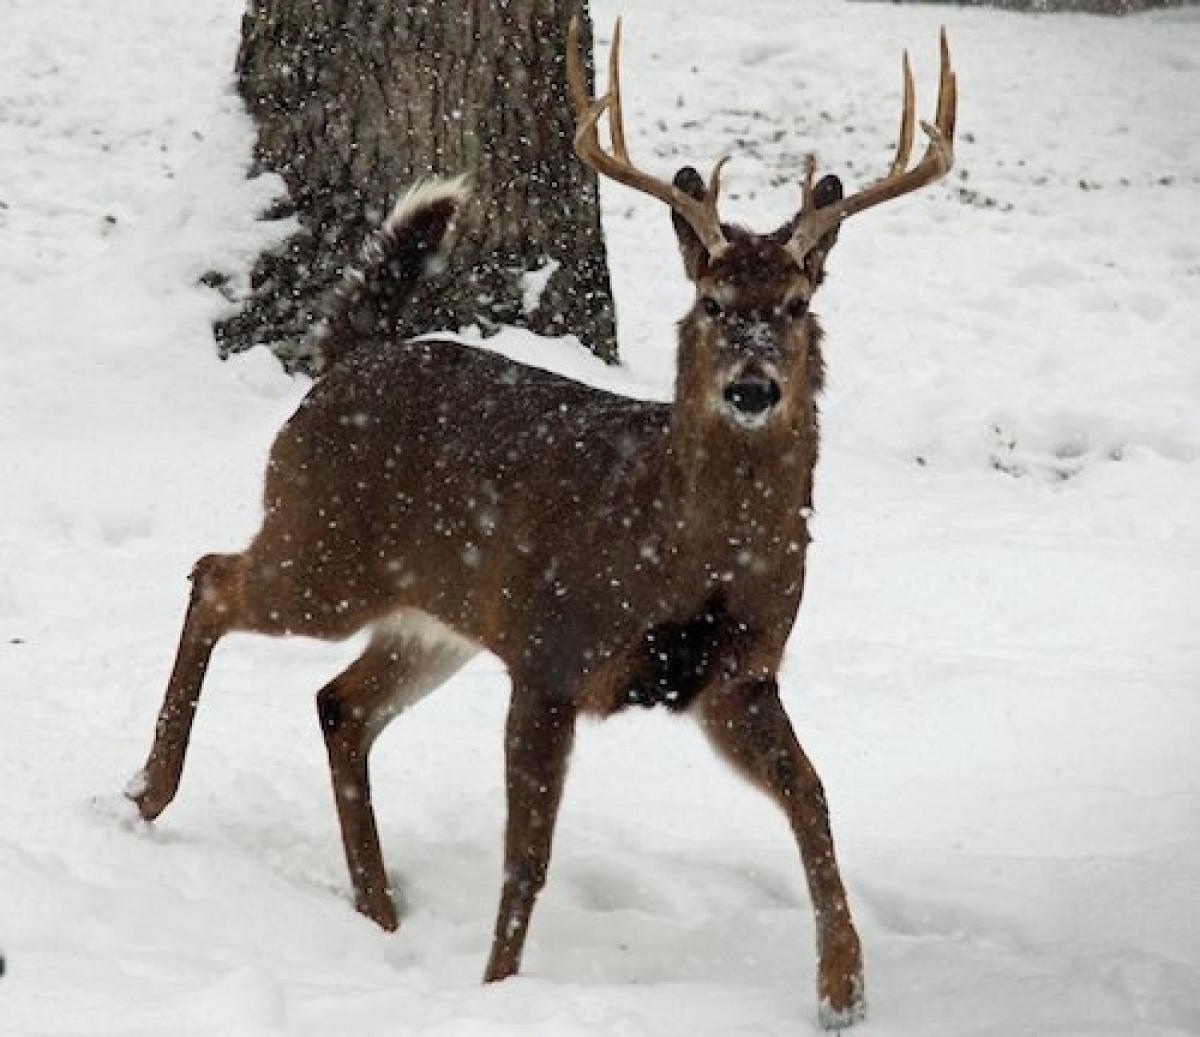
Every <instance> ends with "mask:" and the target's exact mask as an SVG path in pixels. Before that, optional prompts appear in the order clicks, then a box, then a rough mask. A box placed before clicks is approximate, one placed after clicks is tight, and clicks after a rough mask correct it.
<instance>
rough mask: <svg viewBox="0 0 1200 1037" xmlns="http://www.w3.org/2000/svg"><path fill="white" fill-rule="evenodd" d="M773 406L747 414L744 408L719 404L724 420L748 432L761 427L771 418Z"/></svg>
mask: <svg viewBox="0 0 1200 1037" xmlns="http://www.w3.org/2000/svg"><path fill="white" fill-rule="evenodd" d="M773 410H774V408H773V407H768V408H767V409H766V410H761V411H759V412H758V413H757V414H749V413H747V412H746V411H744V410H738V409H737V408H736V407H731V406H729V404H727V403H723V404H722V406H721V412H722V413H723V414H724V415H725V418H726V420H728V421H729V422H730V424H733V425H736V426H737V427H738V428H743V429H746V431H748V432H754V431H757V430H758V429H760V428H763V427H764V426H765V425H766V424H767V422H768V421H770V420H771V413H772V411H773Z"/></svg>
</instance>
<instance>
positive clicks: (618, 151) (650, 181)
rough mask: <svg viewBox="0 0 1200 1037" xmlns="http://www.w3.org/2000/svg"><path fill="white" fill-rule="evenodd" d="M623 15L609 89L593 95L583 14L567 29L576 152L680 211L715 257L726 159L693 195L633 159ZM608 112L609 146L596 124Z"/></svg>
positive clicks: (722, 242) (721, 241)
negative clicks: (624, 106)
mask: <svg viewBox="0 0 1200 1037" xmlns="http://www.w3.org/2000/svg"><path fill="white" fill-rule="evenodd" d="M620 61H621V19H620V18H618V19H617V22H616V25H615V26H614V27H613V39H612V47H611V49H610V50H609V54H608V93H606V94H605V95H604V96H603V97H598V98H594V99H593V98H592V97H590V96H589V95H588V91H587V86H586V85H585V80H584V75H583V66H582V64H581V63H580V60H579V19H578V18H577V17H572V18H571V25H570V28H569V29H568V30H567V84H568V86H569V87H570V91H571V104H572V106H573V107H574V109H575V154H577V155H578V156H579V158H580V160H581V161H582V162H584V164H586V165H588V166H590V167H591V168H592V169H594V170H595V171H596V172H597V173H599V174H601V175H602V176H606V177H608V178H609V179H610V180H616V181H617V182H618V183H621V184H625V185H626V186H627V187H632V188H634V190H637V191H641V192H642V193H643V194H648V195H651V196H653V197H655V198H657V199H658V200H659V201H661V202H666V203H667V205H669V206H670V207H671V208H672V209H673V210H674V211H675V212H677V213H679V215H680V216H682V217H683V218H684V219H685V220H686V221H687V223H688V226H690V227H691V228H692V230H694V231H695V232H696V236H697V237H698V238H699V239H700V241H701V243H702V244H703V245H704V247H705V249H707V250H708V254H709V255H710V256H711V257H712V258H714V259H715V258H716V257H717V256H719V255H720V254H721V253H722V252H724V251H725V250H726V249H727V248H729V242H728V241H727V240H726V238H725V232H724V231H722V230H721V220H720V217H719V216H718V215H717V195H718V193H719V192H720V189H721V168H722V167H723V166H724V165H725V163H726V162H727V161H728V156H726V157H725V158H722V159H721V160H720V161H718V162H717V164H716V165H715V166H713V171H712V173H711V174H710V175H709V178H708V188H707V189H706V190H705V192H704V195H703V197H701V198H693V197H692V196H691V195H690V194H688V193H687V192H685V191H682V190H680V189H679V188H678V187H676V186H675V185H674V184H671V183H668V182H667V181H666V180H659V179H658V178H657V177H654V176H651V175H650V174H649V173H646V172H643V171H642V170H640V169H638V168H637V167H636V166H634V164H633V163H632V162H631V161H630V159H629V152H628V151H626V149H625V124H624V120H623V119H622V117H621V71H620ZM605 112H608V131H609V136H610V138H611V141H612V144H611V151H605V150H604V148H603V146H602V145H601V144H600V133H599V129H598V125H597V124H598V123H599V121H600V116H601V115H603V114H604V113H605Z"/></svg>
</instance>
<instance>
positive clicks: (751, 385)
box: [567, 19, 956, 434]
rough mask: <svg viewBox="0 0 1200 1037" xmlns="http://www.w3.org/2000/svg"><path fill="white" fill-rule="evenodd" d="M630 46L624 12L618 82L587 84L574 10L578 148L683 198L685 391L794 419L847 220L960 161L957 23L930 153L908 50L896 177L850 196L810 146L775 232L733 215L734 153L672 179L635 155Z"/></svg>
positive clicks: (617, 175) (710, 409) (750, 420)
mask: <svg viewBox="0 0 1200 1037" xmlns="http://www.w3.org/2000/svg"><path fill="white" fill-rule="evenodd" d="M620 48H621V23H620V20H618V21H617V23H616V26H615V28H614V30H613V40H612V47H611V49H610V51H609V70H608V77H609V88H608V92H607V93H606V94H604V95H603V96H602V97H600V98H596V99H593V98H592V97H591V96H590V95H589V93H588V91H587V89H586V86H585V83H584V75H583V69H582V66H581V64H580V61H579V43H578V25H577V23H576V21H575V20H574V19H573V20H572V22H571V28H570V34H569V39H568V44H567V78H568V83H569V86H570V90H571V98H572V103H573V104H574V107H575V116H576V133H575V150H576V153H577V154H578V155H579V157H580V159H582V160H583V161H584V162H585V163H586V164H587V165H589V166H590V167H591V168H593V169H594V170H595V171H596V172H597V173H599V174H601V175H603V176H607V177H609V178H611V179H613V180H617V181H619V182H620V183H623V184H626V185H627V186H629V187H633V188H635V189H636V190H639V191H642V192H643V193H645V194H649V195H652V196H653V197H655V198H658V199H659V200H660V201H662V202H665V203H666V204H667V205H668V206H670V208H671V212H672V219H673V222H674V224H675V233H676V236H677V238H678V240H679V248H680V252H681V254H682V256H683V264H684V268H685V270H686V271H687V275H688V277H689V278H690V279H691V281H692V283H693V284H694V285H695V289H696V295H695V299H694V301H693V304H692V307H691V309H690V310H689V311H688V312H687V314H686V315H685V316H684V318H683V320H682V321H681V322H680V356H679V377H678V385H677V400H682V399H686V400H687V401H688V402H689V403H690V404H691V405H693V406H696V405H700V406H701V407H702V408H703V409H704V410H705V411H706V412H707V413H708V414H709V415H711V416H713V417H714V418H716V419H717V420H721V421H723V422H725V423H726V424H727V425H729V426H730V427H732V428H735V429H738V430H741V431H742V432H745V433H746V434H754V433H756V432H758V431H759V430H763V429H767V428H769V427H771V426H772V424H776V423H780V422H789V421H791V420H793V419H794V418H795V417H796V415H797V413H798V412H802V411H805V410H807V409H809V407H810V405H811V400H812V398H813V396H814V395H815V394H816V392H817V391H819V389H820V387H821V380H822V370H821V358H820V352H819V350H818V343H819V340H820V329H819V327H818V325H817V322H816V319H815V317H813V315H812V313H811V310H810V307H811V303H812V297H813V293H814V292H815V291H816V290H817V288H818V286H819V285H820V283H821V280H822V278H823V276H824V269H825V260H826V257H827V256H828V255H829V251H830V249H831V248H832V247H833V245H834V243H835V242H836V240H837V234H838V229H839V227H840V226H841V223H842V221H843V220H845V219H846V218H847V217H849V216H851V215H853V214H854V213H857V212H862V211H863V210H864V209H868V208H870V207H871V206H873V205H878V204H879V203H880V202H883V201H887V200H889V199H891V198H898V197H900V196H901V195H904V194H908V193H909V192H910V191H915V190H917V189H918V188H921V187H924V186H925V185H926V184H928V183H931V182H932V181H934V180H937V179H938V178H940V177H942V176H944V175H945V173H946V172H947V171H948V170H949V169H950V166H951V165H952V163H953V152H952V143H953V139H954V117H955V106H956V89H955V81H954V73H953V72H952V71H951V68H950V54H949V50H948V48H947V44H946V35H945V32H944V31H943V33H942V37H941V77H940V82H939V87H938V102H937V115H936V118H935V121H934V123H933V124H930V123H927V122H922V123H921V126H922V128H923V129H924V130H925V132H926V134H927V135H928V137H929V144H928V146H927V148H926V150H925V154H924V156H923V157H922V158H921V160H920V161H919V162H918V163H917V164H916V165H915V166H913V167H912V168H911V169H909V168H908V163H909V156H910V154H911V151H912V143H913V125H914V117H913V110H914V90H913V82H912V72H911V70H910V68H909V63H908V55H907V54H905V56H904V62H903V72H904V108H903V113H902V116H901V121H900V133H899V139H898V143H897V146H896V155H895V158H894V159H893V161H892V166H891V170H890V171H889V172H888V174H887V176H885V177H884V178H883V179H882V180H880V181H878V182H877V183H874V184H872V185H870V186H868V187H866V188H864V189H863V190H861V191H859V192H857V193H856V194H853V195H851V196H849V197H846V196H845V195H844V193H843V190H842V183H841V181H840V180H839V179H838V178H837V177H836V176H832V175H830V176H825V177H823V178H822V179H821V180H820V181H818V182H815V183H814V179H815V170H816V160H815V158H814V157H813V156H812V155H811V154H810V155H809V156H808V158H807V160H806V163H805V170H804V178H803V181H802V195H801V205H800V210H799V211H798V212H797V213H796V215H795V216H794V217H793V218H792V219H790V220H788V221H787V222H786V223H785V224H783V226H781V227H780V228H779V229H778V230H776V231H774V232H772V233H768V234H756V233H754V232H752V231H749V230H746V229H744V228H741V227H735V226H730V225H728V224H725V223H722V222H721V219H720V216H719V215H718V212H717V199H718V195H719V193H720V186H721V168H722V167H723V166H724V164H725V161H726V159H721V160H720V161H719V162H718V163H717V164H716V165H715V166H714V167H713V170H712V173H711V174H710V176H709V178H708V182H707V183H705V181H704V180H703V179H702V178H701V176H700V174H699V173H698V172H697V171H696V170H695V169H693V168H692V167H691V166H685V167H684V168H683V169H681V170H680V171H679V172H678V173H677V174H676V175H675V178H674V180H673V181H671V182H669V183H668V182H667V181H665V180H660V179H657V178H656V177H653V176H651V175H650V174H648V173H646V172H644V171H643V170H640V169H638V168H636V167H635V166H634V165H633V163H632V162H631V161H630V158H629V153H628V151H627V150H626V147H625V128H624V123H623V120H622V116H621V82H620V68H619V64H620ZM605 113H607V114H608V125H609V133H610V137H611V147H610V149H609V150H608V151H605V150H604V148H603V147H602V146H601V144H600V136H599V131H598V123H599V120H600V117H601V116H602V115H604V114H605Z"/></svg>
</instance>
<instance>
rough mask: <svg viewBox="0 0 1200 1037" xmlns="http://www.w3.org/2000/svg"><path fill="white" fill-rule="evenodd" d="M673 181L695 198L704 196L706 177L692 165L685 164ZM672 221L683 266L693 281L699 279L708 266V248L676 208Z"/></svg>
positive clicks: (672, 211)
mask: <svg viewBox="0 0 1200 1037" xmlns="http://www.w3.org/2000/svg"><path fill="white" fill-rule="evenodd" d="M672 183H673V184H674V185H675V186H676V187H678V188H679V189H680V190H681V191H684V192H686V193H687V194H690V195H691V196H692V197H693V198H696V199H700V198H703V197H704V178H703V177H701V176H700V174H699V173H697V172H696V170H695V169H693V168H692V167H691V166H684V167H683V168H682V169H681V170H680V171H679V172H678V173H676V174H675V179H674V180H673V181H672ZM671 223H672V224H673V225H674V226H675V237H676V239H677V240H678V241H679V254H680V255H681V256H682V257H683V268H684V269H685V270H686V271H687V275H688V277H690V278H691V279H692V280H693V281H695V280H698V279H699V277H700V275H701V274H702V273H703V272H704V270H705V269H706V268H707V266H708V249H706V248H705V247H704V246H703V245H702V244H701V242H700V239H699V238H698V237H697V236H696V232H695V231H694V230H692V228H691V225H690V224H689V223H688V221H687V220H685V219H684V218H683V217H682V216H680V215H679V213H677V212H675V210H673V209H672V210H671Z"/></svg>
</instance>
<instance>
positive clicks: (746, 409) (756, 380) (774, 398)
mask: <svg viewBox="0 0 1200 1037" xmlns="http://www.w3.org/2000/svg"><path fill="white" fill-rule="evenodd" d="M781 395H782V393H781V391H780V388H779V383H778V382H777V381H775V379H774V378H770V377H768V376H767V375H761V374H749V375H742V377H740V378H738V379H737V380H736V381H732V382H730V383H729V384H728V385H727V386H725V402H726V403H728V404H729V406H731V407H732V408H733V409H734V410H735V411H737V412H738V413H740V414H745V415H747V416H748V417H755V418H756V417H759V416H761V415H763V414H765V413H766V412H767V411H769V410H770V409H771V408H772V407H774V406H775V405H776V404H777V403H779V398H780V396H781Z"/></svg>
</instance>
